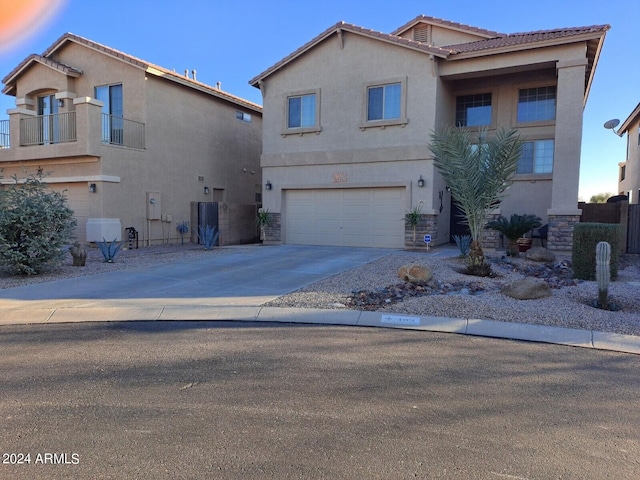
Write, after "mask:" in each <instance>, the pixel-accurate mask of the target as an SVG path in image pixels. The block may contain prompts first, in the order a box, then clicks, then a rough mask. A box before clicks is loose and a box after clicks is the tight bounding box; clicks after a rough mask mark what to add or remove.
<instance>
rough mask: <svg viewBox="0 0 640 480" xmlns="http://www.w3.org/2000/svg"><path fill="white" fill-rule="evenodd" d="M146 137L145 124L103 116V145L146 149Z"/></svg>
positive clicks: (104, 114) (112, 116) (113, 116)
mask: <svg viewBox="0 0 640 480" xmlns="http://www.w3.org/2000/svg"><path fill="white" fill-rule="evenodd" d="M144 137H145V125H144V123H140V122H136V121H135V120H129V119H127V118H123V117H117V116H115V115H108V114H106V113H103V114H102V143H108V144H111V145H122V146H123V147H129V148H139V149H144V148H145V139H144Z"/></svg>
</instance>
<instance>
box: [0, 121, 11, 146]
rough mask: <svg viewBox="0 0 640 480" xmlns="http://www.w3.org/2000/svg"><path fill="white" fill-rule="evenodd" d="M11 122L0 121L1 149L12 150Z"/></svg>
mask: <svg viewBox="0 0 640 480" xmlns="http://www.w3.org/2000/svg"><path fill="white" fill-rule="evenodd" d="M10 147H11V143H10V142H9V120H0V148H10Z"/></svg>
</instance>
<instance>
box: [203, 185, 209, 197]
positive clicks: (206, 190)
mask: <svg viewBox="0 0 640 480" xmlns="http://www.w3.org/2000/svg"><path fill="white" fill-rule="evenodd" d="M204 194H205V195H209V187H204Z"/></svg>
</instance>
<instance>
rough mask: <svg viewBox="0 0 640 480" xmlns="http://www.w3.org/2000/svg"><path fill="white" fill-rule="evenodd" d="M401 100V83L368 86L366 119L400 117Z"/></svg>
mask: <svg viewBox="0 0 640 480" xmlns="http://www.w3.org/2000/svg"><path fill="white" fill-rule="evenodd" d="M401 101H402V84H401V83H391V84H389V85H380V86H375V87H369V88H368V91H367V121H369V122H370V121H375V120H392V119H396V118H400V113H401Z"/></svg>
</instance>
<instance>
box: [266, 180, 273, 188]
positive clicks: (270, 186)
mask: <svg viewBox="0 0 640 480" xmlns="http://www.w3.org/2000/svg"><path fill="white" fill-rule="evenodd" d="M264 188H266V189H267V190H271V189H272V188H273V185H271V181H269V180H267V183H266V184H265V185H264Z"/></svg>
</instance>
